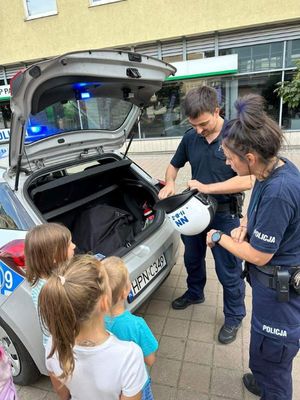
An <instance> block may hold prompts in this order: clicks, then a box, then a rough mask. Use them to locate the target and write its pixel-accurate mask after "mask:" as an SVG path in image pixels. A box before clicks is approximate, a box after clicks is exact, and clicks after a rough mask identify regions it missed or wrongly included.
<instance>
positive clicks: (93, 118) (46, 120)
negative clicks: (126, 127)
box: [25, 97, 133, 143]
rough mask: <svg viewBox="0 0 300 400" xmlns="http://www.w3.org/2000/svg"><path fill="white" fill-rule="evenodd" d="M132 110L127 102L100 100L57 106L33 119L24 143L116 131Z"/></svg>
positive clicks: (29, 121)
mask: <svg viewBox="0 0 300 400" xmlns="http://www.w3.org/2000/svg"><path fill="white" fill-rule="evenodd" d="M132 107H133V106H132V104H131V103H129V102H126V101H124V100H120V99H114V98H101V97H95V98H90V99H87V100H70V101H67V102H66V103H64V104H62V103H55V104H53V105H51V106H49V107H47V108H46V109H45V110H42V111H41V112H39V113H37V114H36V115H31V116H30V118H29V120H28V122H27V136H26V139H25V142H26V143H32V142H35V141H37V140H40V139H43V138H45V137H48V136H53V135H56V134H58V133H62V132H68V131H78V130H83V129H84V130H89V129H93V130H94V129H97V130H109V131H115V130H117V129H118V128H119V127H120V126H121V125H122V124H123V123H124V122H125V119H126V118H127V116H128V114H129V112H130V110H131V108H132Z"/></svg>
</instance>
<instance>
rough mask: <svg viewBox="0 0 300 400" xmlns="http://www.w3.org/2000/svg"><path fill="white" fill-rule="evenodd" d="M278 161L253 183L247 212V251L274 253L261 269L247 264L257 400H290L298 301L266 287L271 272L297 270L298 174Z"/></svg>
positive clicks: (299, 325) (299, 328) (298, 335)
mask: <svg viewBox="0 0 300 400" xmlns="http://www.w3.org/2000/svg"><path fill="white" fill-rule="evenodd" d="M283 161H284V162H285V164H284V166H282V167H279V168H277V169H275V170H274V171H273V173H271V175H270V176H269V177H268V178H267V179H266V180H264V181H257V182H256V183H255V186H254V188H253V193H252V196H251V200H250V204H249V208H248V228H247V230H248V237H249V242H250V244H251V246H253V247H254V248H255V249H256V250H259V251H262V252H264V253H271V254H274V256H273V257H272V259H271V261H270V262H269V264H268V266H266V267H256V266H255V265H251V264H248V267H249V274H250V281H251V285H252V296H253V309H252V321H251V342H250V362H249V367H250V369H251V370H252V373H253V375H254V377H255V379H256V382H257V383H258V385H259V386H260V388H261V389H262V397H261V399H263V400H291V399H292V377H291V371H292V361H293V358H294V357H295V356H296V354H297V352H298V350H299V340H300V296H299V295H297V294H296V292H294V291H293V289H291V288H290V290H289V298H288V297H287V291H286V287H283V288H282V287H280V285H277V286H276V285H275V286H274V285H273V287H272V282H271V281H270V279H269V278H270V276H271V275H272V274H274V273H275V271H276V269H277V268H274V267H278V266H280V271H282V272H283V273H286V272H287V271H292V272H294V270H295V269H296V268H295V267H296V266H300V173H299V171H298V169H297V168H296V167H295V166H294V165H293V164H292V163H291V162H290V161H288V160H286V159H283ZM296 270H297V269H296ZM270 271H272V272H271V275H270V274H269V275H268V276H267V279H266V272H268V273H270ZM272 281H274V279H273V280H272ZM276 281H277V279H276ZM281 289H282V290H281Z"/></svg>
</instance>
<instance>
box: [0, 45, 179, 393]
mask: <svg viewBox="0 0 300 400" xmlns="http://www.w3.org/2000/svg"><path fill="white" fill-rule="evenodd" d="M174 72H175V69H174V68H173V67H172V66H171V65H169V64H167V63H165V62H163V61H159V60H156V59H153V58H151V57H148V56H143V55H139V54H136V53H127V52H123V51H109V50H108V51H82V52H73V53H69V54H65V55H63V56H60V57H56V58H53V59H50V60H47V61H43V62H40V63H37V64H34V65H32V66H30V67H29V68H27V69H26V70H24V71H21V72H20V73H18V74H17V75H16V76H15V77H14V78H13V80H12V82H11V93H12V98H11V110H12V118H11V127H10V144H9V147H8V145H7V144H0V145H1V146H0V150H1V151H0V343H1V344H2V345H3V346H4V348H5V350H6V352H7V353H8V354H9V356H10V358H11V361H12V364H13V370H14V380H15V383H18V384H21V385H25V384H29V383H31V382H33V381H34V380H35V379H36V378H37V377H38V376H39V374H40V373H42V374H43V373H46V370H45V363H44V348H43V346H42V334H41V329H40V326H39V321H38V316H37V313H36V310H35V308H34V306H33V303H32V300H31V295H30V291H31V289H30V286H29V284H28V282H27V281H26V279H25V273H26V263H25V261H24V237H25V235H26V232H27V231H28V229H30V228H31V227H33V226H35V225H37V224H41V223H45V222H59V223H63V224H65V225H66V226H67V227H68V228H69V229H70V230H71V232H72V234H73V238H74V239H75V238H76V240H75V242H76V246H77V249H78V251H79V252H86V251H88V250H91V251H93V249H89V248H87V244H86V241H85V240H84V239H86V237H84V236H85V235H82V232H81V229H82V228H83V225H84V226H85V231H86V232H89V231H90V230H91V231H93V232H94V233H95V232H98V231H97V230H98V229H99V230H101V227H102V224H101V221H102V219H101V218H102V214H99V213H101V212H102V211H101V210H102V209H105V210H107V209H108V208H109V210H110V211H111V210H112V211H113V210H117V211H113V212H117V213H119V214H122V215H123V214H124V215H126V218H127V221H128V226H130V230H129V234H128V235H127V237H126V238H125V239H124V238H121V239H120V240H118V241H116V240H111V239H110V238H111V236H110V235H107V236H108V239H107V240H108V242H107V241H106V245H107V243H109V246H106V247H105V246H104V247H103V248H104V249H105V250H104V251H101V248H100V251H99V249H98V250H97V251H94V253H97V254H96V255H97V257H100V258H101V257H103V256H107V255H110V254H114V255H117V256H120V257H123V259H124V261H125V262H126V264H127V266H128V269H129V272H130V278H131V282H132V289H131V292H130V294H129V296H128V308H129V309H131V310H135V309H136V308H138V307H139V306H140V305H141V304H142V303H143V302H144V301H145V300H146V299H147V298H148V297H149V296H150V295H151V293H153V291H154V290H155V289H156V288H157V287H158V286H159V285H160V284H161V283H162V282H163V280H164V279H165V278H166V277H167V276H168V274H169V273H170V270H171V268H172V267H173V265H174V263H175V261H176V257H177V251H178V244H179V237H178V233H176V232H175V231H174V229H173V228H172V226H171V224H170V222H169V221H168V219H167V218H166V216H165V214H164V212H162V211H155V210H154V209H153V205H154V204H155V202H156V200H157V193H158V190H159V187H160V184H159V182H158V181H157V180H156V179H154V178H152V177H150V176H149V175H148V174H147V173H146V172H145V171H143V170H142V169H141V168H140V167H139V166H138V165H136V164H135V163H134V162H132V161H131V160H130V159H129V158H128V157H127V155H126V154H125V155H124V154H121V153H120V152H119V151H118V149H120V148H121V147H122V145H123V144H124V142H125V140H126V138H127V137H128V135H129V134H130V132H131V130H132V128H133V126H134V123H135V122H136V120H137V118H139V116H140V114H141V109H142V108H143V107H144V106H145V105H146V104H147V102H148V101H149V99H150V98H151V96H152V95H153V94H154V93H155V92H156V91H157V90H159V89H160V87H161V85H162V82H163V80H164V79H165V78H166V77H168V76H169V75H170V74H173V73H174ZM126 153H127V152H126ZM86 210H92V211H93V212H94V213H95V212H96V214H93V215H96V216H97V217H96V218H90V219H84V218H83V216H84V215H86V214H84V213H86ZM149 213H150V214H151V218H149ZM119 214H118V215H119ZM103 217H104V216H103ZM110 230H111V232H113V233H115V226H111V227H110ZM109 240H110V242H109ZM99 253H101V254H99Z"/></svg>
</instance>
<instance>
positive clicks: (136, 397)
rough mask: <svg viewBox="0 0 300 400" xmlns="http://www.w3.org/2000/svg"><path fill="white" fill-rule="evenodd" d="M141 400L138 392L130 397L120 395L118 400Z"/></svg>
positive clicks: (140, 393) (140, 394)
mask: <svg viewBox="0 0 300 400" xmlns="http://www.w3.org/2000/svg"><path fill="white" fill-rule="evenodd" d="M141 398H142V392H139V393H138V394H136V395H134V396H131V397H127V396H124V395H123V394H121V396H120V400H141Z"/></svg>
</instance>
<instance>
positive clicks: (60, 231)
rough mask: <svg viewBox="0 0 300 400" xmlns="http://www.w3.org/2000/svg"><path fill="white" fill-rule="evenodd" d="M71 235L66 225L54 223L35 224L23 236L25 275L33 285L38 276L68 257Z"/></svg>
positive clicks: (43, 274) (46, 273) (47, 272)
mask: <svg viewBox="0 0 300 400" xmlns="http://www.w3.org/2000/svg"><path fill="white" fill-rule="evenodd" d="M71 239H72V235H71V232H70V231H69V229H68V228H67V227H65V226H64V225H60V224H56V223H47V224H42V225H37V226H35V227H34V228H32V229H31V230H30V231H29V232H28V233H27V235H26V237H25V264H26V267H27V270H26V277H27V279H28V281H29V282H30V284H31V285H32V286H33V285H35V284H36V282H37V281H38V280H39V279H40V278H42V277H43V278H46V279H48V278H49V277H50V275H51V272H52V270H53V269H54V268H56V267H57V266H58V265H60V264H61V263H63V262H65V261H67V259H68V246H69V244H70V242H71Z"/></svg>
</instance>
